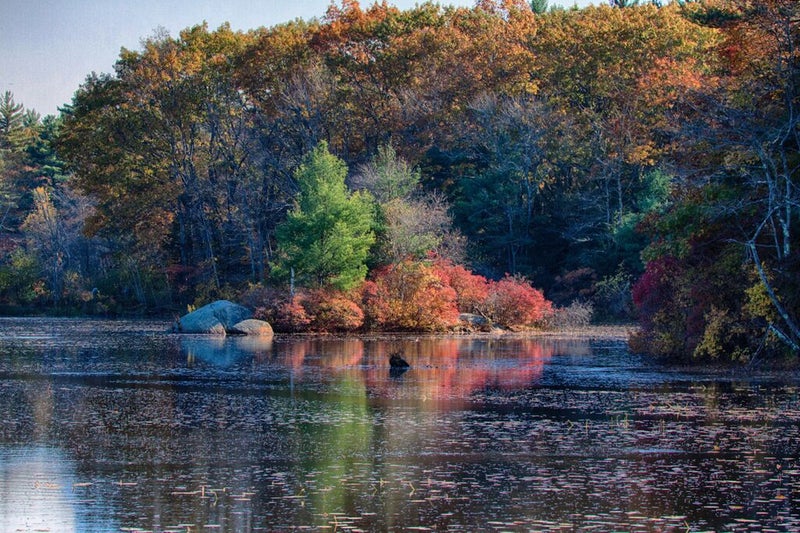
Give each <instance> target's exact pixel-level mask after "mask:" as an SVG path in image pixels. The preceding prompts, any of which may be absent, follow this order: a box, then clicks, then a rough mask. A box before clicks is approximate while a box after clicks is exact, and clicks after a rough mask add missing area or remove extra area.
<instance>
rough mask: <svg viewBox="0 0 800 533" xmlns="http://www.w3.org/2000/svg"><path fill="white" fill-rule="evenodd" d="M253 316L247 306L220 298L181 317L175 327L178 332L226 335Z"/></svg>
mask: <svg viewBox="0 0 800 533" xmlns="http://www.w3.org/2000/svg"><path fill="white" fill-rule="evenodd" d="M251 316H253V313H252V312H251V311H250V310H249V309H248V308H246V307H244V306H241V305H238V304H235V303H233V302H229V301H227V300H218V301H216V302H212V303H210V304H208V305H204V306H203V307H201V308H200V309H197V310H196V311H192V312H191V313H189V314H188V315H184V316H182V317H181V318H179V319H178V320H177V321H176V322H175V325H174V327H173V330H174V331H175V332H176V333H200V334H205V335H223V336H224V335H225V334H226V333H227V332H228V331H229V330H232V329H233V327H234V326H235V325H236V324H238V323H239V322H242V321H243V320H247V319H248V318H250V317H251Z"/></svg>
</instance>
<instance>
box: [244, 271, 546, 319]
mask: <svg viewBox="0 0 800 533" xmlns="http://www.w3.org/2000/svg"><path fill="white" fill-rule="evenodd" d="M244 300H245V303H247V304H248V305H251V306H253V307H255V308H256V317H258V318H261V319H264V320H267V321H269V322H270V323H271V324H272V326H273V328H274V329H275V330H276V331H279V332H290V333H298V332H329V333H336V332H340V333H341V332H354V331H398V332H402V331H423V332H446V331H454V330H457V329H459V328H463V327H465V325H464V324H465V323H464V322H463V321H461V320H460V317H461V316H462V315H461V314H462V313H469V314H472V315H476V317H477V318H476V320H473V321H472V324H476V323H477V324H480V326H478V327H480V328H484V329H488V328H491V327H501V328H507V329H513V330H520V329H526V328H532V327H537V326H542V325H543V324H545V321H546V320H547V319H548V318H550V317H551V316H552V315H553V307H552V304H551V303H550V302H549V301H548V300H546V299H545V297H544V295H543V294H542V292H541V291H539V290H538V289H535V288H534V287H532V286H531V284H530V283H529V282H528V280H526V279H525V278H523V277H521V276H506V277H505V278H503V279H501V280H499V281H492V280H489V279H486V278H485V277H483V276H480V275H477V274H474V273H472V272H470V271H469V270H467V269H466V268H464V267H462V266H460V265H454V264H452V263H450V262H449V261H445V260H430V261H401V262H399V263H394V264H391V265H387V266H384V267H381V268H379V269H376V270H375V271H373V272H372V274H371V275H370V277H369V279H367V280H366V281H365V282H364V283H362V284H361V285H359V286H358V287H357V288H355V289H353V290H351V291H348V292H341V291H336V290H332V289H313V290H311V289H298V290H295V291H294V293H293V294H292V291H290V290H289V289H288V288H282V289H264V288H259V289H254V290H251V291H250V292H249V293H248V294H247V295H246V296H245V298H244ZM473 318H475V317H473Z"/></svg>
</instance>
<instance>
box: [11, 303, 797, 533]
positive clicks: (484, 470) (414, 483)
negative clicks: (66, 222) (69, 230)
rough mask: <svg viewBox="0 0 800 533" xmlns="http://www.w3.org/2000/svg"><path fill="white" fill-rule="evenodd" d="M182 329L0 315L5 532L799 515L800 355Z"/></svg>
mask: <svg viewBox="0 0 800 533" xmlns="http://www.w3.org/2000/svg"><path fill="white" fill-rule="evenodd" d="M167 327H168V324H167V323H165V322H143V321H102V320H70V319H27V318H26V319H0V416H2V424H0V531H4V532H14V531H57V532H70V531H76V532H77V531H80V532H106V531H159V532H188V531H192V532H204V531H210V532H214V531H237V532H238V531H243V532H251V531H296V530H314V531H559V532H583V531H586V532H589V531H631V532H662V531H674V532H678V531H680V532H685V531H743V532H744V531H748V532H750V531H798V530H800V505H799V504H798V503H799V502H800V464H799V463H798V461H799V460H800V395H798V385H799V384H800V380H798V376H797V374H795V373H779V372H761V371H756V370H752V369H751V370H738V371H726V370H712V369H686V368H672V367H665V366H661V365H658V364H655V363H653V362H650V361H648V360H647V359H645V358H642V357H639V356H637V355H635V354H631V353H630V352H629V351H628V350H627V348H626V344H625V340H624V339H623V338H614V337H608V336H601V337H598V338H593V337H592V336H591V335H583V336H579V337H572V338H570V337H566V336H565V337H557V336H547V337H542V338H531V337H527V338H526V337H521V336H514V335H508V336H493V337H490V336H478V337H471V336H436V337H431V336H401V337H398V336H389V335H387V336H375V337H368V338H366V337H365V338H337V337H280V336H279V337H276V338H275V339H274V340H272V341H269V342H265V341H263V340H258V339H253V338H227V339H213V338H204V337H192V336H183V335H170V334H166V333H163V332H164V331H165V330H166V329H167ZM393 352H401V353H402V355H403V357H404V358H405V359H406V360H407V361H408V362H409V363H410V364H411V366H412V367H411V369H410V370H408V371H407V372H405V373H402V374H400V375H397V374H393V373H392V372H390V370H389V366H388V357H389V354H391V353H393Z"/></svg>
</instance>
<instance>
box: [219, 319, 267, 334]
mask: <svg viewBox="0 0 800 533" xmlns="http://www.w3.org/2000/svg"><path fill="white" fill-rule="evenodd" d="M228 333H230V334H231V335H248V336H252V337H272V336H273V334H274V333H273V331H272V326H270V325H269V322H264V321H263V320H256V319H254V318H248V319H247V320H242V321H241V322H238V323H236V324H234V326H233V327H232V328H230V329H229V330H228Z"/></svg>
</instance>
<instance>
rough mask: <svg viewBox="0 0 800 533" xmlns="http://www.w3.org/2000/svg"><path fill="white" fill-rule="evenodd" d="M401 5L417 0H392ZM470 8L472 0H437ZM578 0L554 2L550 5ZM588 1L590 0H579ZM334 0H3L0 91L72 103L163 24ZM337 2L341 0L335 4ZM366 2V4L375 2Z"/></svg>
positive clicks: (266, 13) (269, 19)
mask: <svg viewBox="0 0 800 533" xmlns="http://www.w3.org/2000/svg"><path fill="white" fill-rule="evenodd" d="M389 3H390V4H393V5H395V6H397V7H399V8H401V9H408V8H411V7H414V6H415V5H416V4H418V3H421V2H420V1H419V0H394V1H390V2H389ZM438 3H440V4H443V5H456V6H468V7H469V6H472V5H474V3H475V2H474V0H440V1H439V2H438ZM562 3H563V4H566V5H573V4H575V2H574V1H572V0H561V1H554V0H551V4H562ZM577 3H578V5H586V4H587V3H589V0H578V2H577ZM330 4H331V2H330V0H295V1H290V2H286V1H277V0H0V93H2V92H5V91H7V90H9V91H11V92H13V93H14V97H15V99H16V101H17V102H18V103H23V104H24V105H25V107H26V108H28V109H35V110H36V111H38V112H40V113H41V114H42V115H46V114H54V113H57V109H58V106H61V105H63V104H65V103H69V102H70V100H71V99H72V95H73V93H74V92H75V90H76V89H77V88H78V86H79V85H80V84H81V83H82V82H83V80H84V79H85V78H86V76H87V74H89V73H91V72H112V71H113V66H114V63H115V61H116V60H117V58H118V56H119V51H120V48H121V47H125V48H129V49H139V42H140V40H141V39H142V38H145V37H148V36H150V35H152V34H153V31H154V30H155V29H156V28H158V27H163V28H166V29H167V30H168V31H169V33H170V34H171V35H177V34H178V32H179V31H180V30H182V29H184V28H187V27H189V26H193V25H195V24H199V23H202V22H203V21H206V22H207V23H208V25H209V27H210V28H212V29H215V28H217V27H219V26H220V25H221V24H222V23H224V22H230V24H231V27H232V28H233V29H234V30H249V29H253V28H258V27H261V26H267V27H269V26H274V25H275V24H279V23H281V22H286V21H288V20H293V19H296V18H302V19H310V18H314V17H321V16H322V15H324V14H325V11H326V9H327V8H328V6H329V5H330ZM337 4H340V2H337ZM371 4H372V1H371V0H362V2H361V5H362V6H368V5H371Z"/></svg>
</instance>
